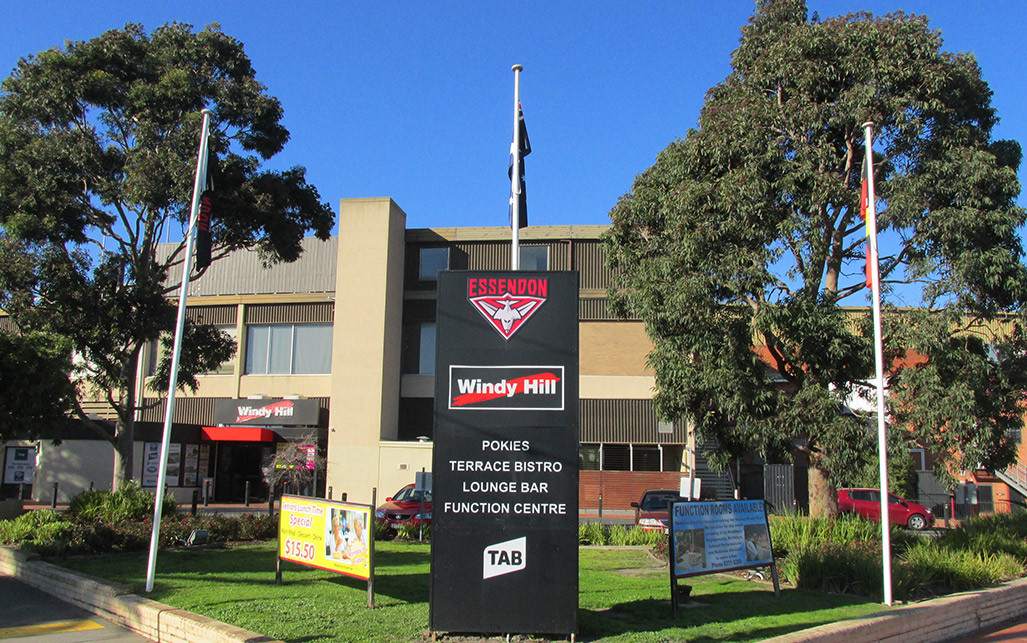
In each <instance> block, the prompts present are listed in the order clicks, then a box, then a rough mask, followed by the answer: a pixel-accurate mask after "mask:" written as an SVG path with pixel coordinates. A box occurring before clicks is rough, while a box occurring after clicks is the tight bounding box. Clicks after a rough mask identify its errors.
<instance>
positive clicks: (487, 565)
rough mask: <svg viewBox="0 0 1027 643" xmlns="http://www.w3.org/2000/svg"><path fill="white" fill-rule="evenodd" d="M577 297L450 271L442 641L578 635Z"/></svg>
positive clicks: (445, 318)
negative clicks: (454, 635)
mask: <svg viewBox="0 0 1027 643" xmlns="http://www.w3.org/2000/svg"><path fill="white" fill-rule="evenodd" d="M578 290H579V286H578V275H577V273H574V272H559V271H503V272H498V271H497V272H482V271H448V270H447V271H443V272H440V273H439V281H438V310H437V314H436V320H437V321H436V344H435V347H436V361H435V373H436V376H435V423H434V427H433V434H432V439H433V442H434V449H433V454H432V476H433V477H432V485H433V489H432V497H433V502H434V505H433V506H434V511H433V512H432V550H431V553H432V581H431V583H432V586H431V592H430V594H431V609H430V611H429V625H430V629H431V631H432V632H475V633H491V634H503V633H508V634H509V633H536V634H537V633H546V634H562V635H566V634H573V633H575V632H576V631H577V614H578V555H577V548H578V435H579V432H578ZM468 304H470V305H468Z"/></svg>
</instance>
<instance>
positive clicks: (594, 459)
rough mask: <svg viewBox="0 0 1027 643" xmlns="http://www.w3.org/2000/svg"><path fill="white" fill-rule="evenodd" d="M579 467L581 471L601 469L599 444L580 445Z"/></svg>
mask: <svg viewBox="0 0 1027 643" xmlns="http://www.w3.org/2000/svg"><path fill="white" fill-rule="evenodd" d="M578 469H579V470H581V471H599V445H598V444H581V445H578Z"/></svg>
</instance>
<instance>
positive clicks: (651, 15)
mask: <svg viewBox="0 0 1027 643" xmlns="http://www.w3.org/2000/svg"><path fill="white" fill-rule="evenodd" d="M807 4H808V6H809V9H810V11H811V12H812V11H817V12H818V13H819V14H820V15H821V16H822V17H827V16H834V15H839V14H844V13H847V12H849V11H857V10H868V11H871V12H873V13H874V14H885V13H888V12H890V11H893V10H898V9H901V10H903V11H906V12H908V13H918V14H925V15H927V16H928V17H929V18H930V19H931V26H932V27H933V28H935V29H940V30H941V32H942V36H943V38H944V40H945V48H946V49H947V50H949V51H972V52H974V53H975V54H976V56H977V58H978V61H979V62H980V65H981V67H982V69H983V74H984V78H985V79H986V80H987V81H988V82H989V83H990V85H991V88H992V90H993V91H994V98H993V104H994V106H995V107H996V108H997V110H998V114H999V116H1000V118H1001V119H1002V120H1001V121H1000V123H999V126H998V128H997V131H996V133H995V134H996V137H998V138H1011V139H1015V140H1018V141H1021V143H1024V142H1027V118H1025V117H1027V90H1025V89H1024V83H1023V73H1024V71H1025V69H1027V65H1025V64H1024V54H1023V39H1024V37H1025V32H1024V26H1025V25H1027V2H1024V1H1023V0H988V2H967V1H966V0H962V1H960V2H956V1H952V0H931V1H924V0H807ZM753 6H754V5H753V3H752V2H750V1H749V0H720V1H703V0H679V1H676V2H664V1H644V2H643V1H636V2H624V1H621V2H609V1H604V0H600V1H596V2H588V3H584V2H573V3H572V2H554V1H549V2H534V1H521V2H507V1H504V0H495V1H481V2H451V1H447V0H441V1H437V2H431V3H425V2H418V3H415V2H269V1H264V0H250V1H246V2H244V1H215V0H206V1H204V2H194V1H178V2H167V3H156V2H155V3H140V2H112V1H90V2H86V1H84V0H83V1H79V2H70V1H69V2H55V1H47V0H34V1H33V2H0V25H3V27H2V30H0V35H2V37H0V72H2V74H3V76H6V75H8V74H9V73H10V70H11V69H13V67H14V66H15V64H16V63H17V61H18V59H19V58H20V57H22V56H24V55H27V54H30V53H35V52H38V51H41V50H44V49H47V48H50V47H53V46H60V45H62V44H63V42H64V41H65V40H84V39H88V38H91V37H94V36H97V35H99V34H100V33H102V32H103V31H105V30H107V29H111V28H116V27H121V26H123V25H124V24H125V23H126V22H139V23H141V24H143V25H144V26H145V27H146V28H147V29H148V30H150V29H153V28H155V27H157V26H159V25H161V24H164V23H165V22H169V21H178V22H185V23H189V24H192V25H194V26H196V27H197V28H199V27H202V26H203V25H206V24H208V23H211V22H219V23H220V24H221V26H222V30H223V31H224V32H225V33H227V34H229V35H231V36H233V37H235V38H238V39H239V40H241V41H242V42H243V43H244V44H245V47H246V52H247V54H248V55H249V56H250V58H251V60H252V61H253V64H254V67H255V69H256V71H257V77H258V79H259V80H261V81H262V82H263V83H264V84H265V85H267V86H268V88H269V91H270V92H271V93H272V94H273V95H275V96H277V97H278V98H279V99H280V100H281V101H282V105H283V107H284V109H285V117H284V121H283V122H284V124H285V126H286V127H287V128H288V129H289V131H290V132H291V134H292V139H291V141H290V142H289V144H288V145H287V146H286V148H285V151H283V152H282V153H281V154H280V155H279V156H277V157H275V159H274V160H273V165H274V166H277V167H291V166H293V165H303V166H305V167H306V168H307V171H308V175H307V176H308V180H309V181H310V182H311V183H313V184H314V185H316V186H317V188H318V190H319V191H320V193H321V196H322V197H323V199H324V200H325V201H326V202H328V203H329V204H331V206H332V208H333V210H336V211H337V210H338V203H339V200H340V199H342V198H350V197H379V196H389V197H392V198H393V199H394V200H395V201H396V202H397V203H398V204H399V205H400V207H402V208H403V209H404V211H406V213H407V225H408V226H409V227H441V226H466V225H505V224H506V218H507V200H508V196H509V185H510V184H509V181H508V179H507V178H506V169H507V163H508V154H509V147H510V137H511V132H512V125H513V112H512V109H513V81H514V75H513V73H512V72H511V71H510V67H511V66H512V65H513V64H515V63H519V64H522V65H524V72H523V73H522V75H521V103H522V105H523V106H524V112H525V119H526V122H527V126H528V131H529V134H530V137H531V142H532V149H533V151H532V154H531V156H529V157H528V159H527V164H526V169H527V186H528V210H529V213H530V215H531V222H532V223H533V224H536V225H549V224H553V225H566V224H596V223H608V221H609V219H608V213H609V211H610V209H611V208H612V207H613V206H614V204H615V203H616V202H617V199H618V197H619V196H621V195H622V194H624V193H625V192H627V191H628V190H630V189H631V183H632V180H633V178H634V176H635V175H636V174H638V173H640V172H642V171H643V170H645V169H646V168H647V167H649V166H650V165H651V164H652V163H653V162H654V161H655V158H656V155H657V154H658V153H659V152H660V150H662V149H663V148H664V147H666V145H667V144H668V143H670V142H671V141H672V140H674V139H675V138H677V137H681V136H684V135H685V134H686V132H687V130H688V128H689V127H693V126H694V125H695V124H696V119H697V118H698V114H699V109H700V107H701V105H702V101H703V97H704V94H705V92H706V90H707V89H709V88H710V87H711V86H713V85H715V84H716V83H718V82H720V81H721V80H722V79H723V78H724V77H725V76H726V75H727V74H728V73H729V71H730V66H729V64H730V55H731V52H732V51H733V50H734V49H735V47H736V46H737V45H738V38H739V29H740V28H741V27H742V25H744V24H745V21H746V19H747V18H748V17H749V15H750V14H751V13H752V9H753ZM1020 179H1021V182H1023V181H1025V180H1027V171H1025V170H1024V169H1021V171H1020ZM1020 202H1021V203H1025V201H1024V199H1023V197H1022V196H1021V199H1020Z"/></svg>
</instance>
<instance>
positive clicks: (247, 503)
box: [243, 480, 250, 507]
mask: <svg viewBox="0 0 1027 643" xmlns="http://www.w3.org/2000/svg"><path fill="white" fill-rule="evenodd" d="M243 506H245V507H249V506H250V481H249V480H247V481H246V491H245V492H244V495H243Z"/></svg>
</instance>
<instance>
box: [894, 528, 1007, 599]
mask: <svg viewBox="0 0 1027 643" xmlns="http://www.w3.org/2000/svg"><path fill="white" fill-rule="evenodd" d="M895 572H896V573H895V578H894V582H895V585H896V595H899V596H901V597H910V596H913V597H919V596H924V595H931V594H941V593H948V592H959V591H964V590H968V589H976V588H978V587H986V586H988V585H994V584H996V583H1000V582H1002V581H1007V580H1011V579H1013V578H1018V577H1020V576H1022V575H1023V574H1024V565H1023V564H1022V563H1021V562H1020V561H1018V560H1017V559H1016V557H1015V556H1013V555H1011V554H1009V553H1004V552H996V553H985V552H981V551H972V550H968V549H959V548H954V547H950V546H946V545H944V544H942V543H938V542H930V541H928V542H921V543H918V544H917V545H915V546H913V547H910V548H909V549H908V550H907V551H906V552H905V553H904V554H903V556H902V558H901V560H900V561H899V564H898V565H897V566H896V568H895Z"/></svg>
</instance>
